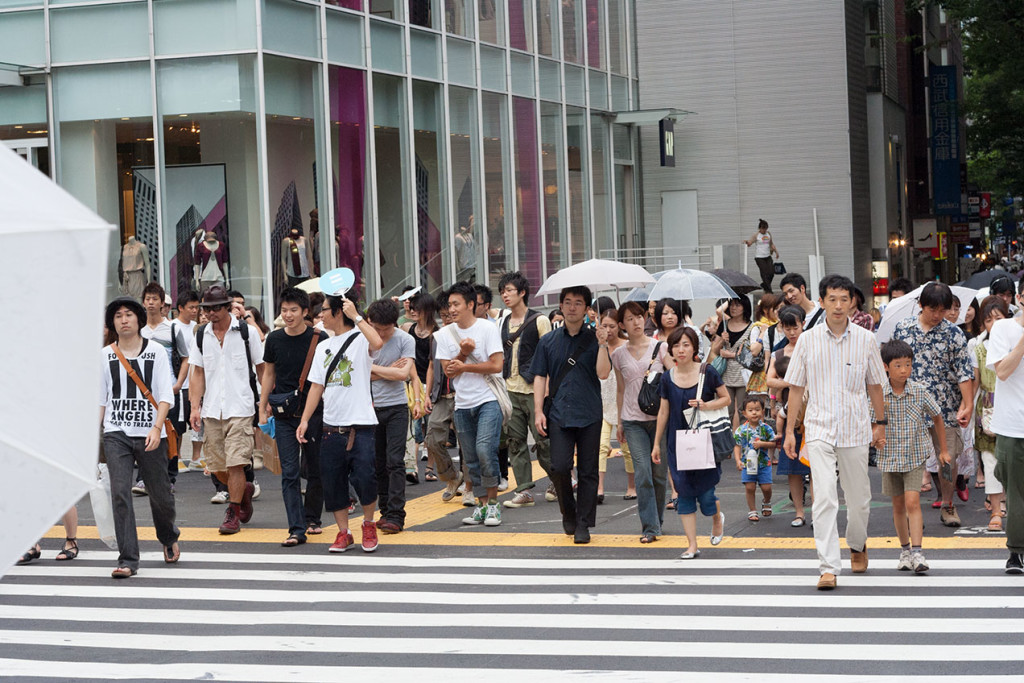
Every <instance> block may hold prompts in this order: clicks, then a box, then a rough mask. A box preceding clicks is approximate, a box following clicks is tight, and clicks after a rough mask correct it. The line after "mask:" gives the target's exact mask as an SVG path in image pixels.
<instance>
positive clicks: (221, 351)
mask: <svg viewBox="0 0 1024 683" xmlns="http://www.w3.org/2000/svg"><path fill="white" fill-rule="evenodd" d="M231 303H232V302H231V299H230V298H229V297H228V293H227V291H226V290H225V289H224V288H223V287H222V286H220V285H214V286H212V287H210V288H209V289H208V290H206V293H205V294H204V295H203V301H202V303H201V304H200V305H201V306H202V307H203V309H204V310H205V311H206V315H207V318H209V320H210V322H209V323H208V324H206V325H203V326H202V327H200V328H199V329H197V330H196V339H195V342H194V343H193V344H192V348H191V350H190V352H189V358H188V361H189V364H190V365H191V366H192V368H193V370H192V382H191V389H190V392H189V393H190V394H191V399H192V416H191V423H192V429H194V430H196V431H197V432H198V431H199V429H200V428H205V430H206V432H205V437H206V441H205V453H206V467H207V469H209V470H210V472H211V473H213V475H214V476H215V477H217V478H218V479H220V480H221V481H222V482H224V483H225V484H227V486H228V498H229V500H230V503H229V504H228V509H227V512H226V513H225V516H224V523H223V524H221V526H220V532H221V533H222V534H235V533H238V530H239V528H240V524H245V523H246V522H248V521H249V520H250V519H251V518H252V495H253V493H254V492H255V490H256V488H255V486H254V485H253V484H252V483H251V482H247V481H246V480H245V467H246V465H248V464H249V462H250V461H251V460H252V452H253V444H254V442H253V422H254V421H253V416H254V415H255V414H256V405H257V404H258V403H259V395H258V394H257V393H256V388H255V387H256V382H255V378H254V377H253V376H252V375H251V372H252V370H251V367H252V366H255V368H256V372H257V373H258V376H262V374H263V345H262V343H261V342H260V334H259V331H258V330H257V329H256V328H255V327H252V326H249V325H246V324H245V322H244V321H240V320H238V319H236V318H235V317H234V316H233V315H231V310H230V306H231Z"/></svg>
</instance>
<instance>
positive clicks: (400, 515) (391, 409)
mask: <svg viewBox="0 0 1024 683" xmlns="http://www.w3.org/2000/svg"><path fill="white" fill-rule="evenodd" d="M366 318H367V320H369V321H370V326H371V327H373V329H374V330H375V331H376V332H377V335H378V336H379V337H380V338H381V341H382V342H383V346H381V348H380V350H379V351H377V354H376V357H375V358H374V361H373V365H372V367H371V368H370V380H371V384H370V386H371V392H372V394H373V409H374V410H375V411H376V413H377V428H376V430H375V434H374V440H375V444H376V445H375V453H376V457H375V467H376V473H377V506H378V507H379V508H380V520H379V521H378V522H377V528H378V529H380V531H381V533H385V534H397V533H399V532H401V531H402V529H403V528H405V483H406V479H405V439H406V435H407V434H408V433H409V399H408V397H407V396H406V393H405V383H406V382H407V381H409V380H410V379H412V376H413V374H414V373H415V372H416V342H415V341H414V340H413V338H412V335H410V334H409V333H408V332H405V331H403V330H400V329H398V327H396V323H397V322H398V308H397V307H396V306H395V304H394V303H393V302H392V301H390V300H389V299H378V300H377V301H374V302H373V303H371V304H370V305H369V306H368V307H367V309H366ZM412 387H413V419H419V418H420V416H421V415H422V414H423V398H422V397H421V396H420V392H419V384H418V383H417V382H413V383H412Z"/></svg>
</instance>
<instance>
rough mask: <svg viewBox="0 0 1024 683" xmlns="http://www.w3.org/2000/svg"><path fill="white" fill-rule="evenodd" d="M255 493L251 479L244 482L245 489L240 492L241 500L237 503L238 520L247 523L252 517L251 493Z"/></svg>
mask: <svg viewBox="0 0 1024 683" xmlns="http://www.w3.org/2000/svg"><path fill="white" fill-rule="evenodd" d="M254 493H256V486H255V484H253V483H252V482H251V481H247V482H245V491H244V492H243V493H242V502H241V503H239V504H238V521H240V522H241V523H242V524H248V523H249V520H250V519H252V494H254Z"/></svg>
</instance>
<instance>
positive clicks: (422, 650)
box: [0, 619, 1020, 662]
mask: <svg viewBox="0 0 1024 683" xmlns="http://www.w3.org/2000/svg"><path fill="white" fill-rule="evenodd" d="M740 621H741V620H739V619H738V620H737V624H739V623H740ZM493 634H494V635H495V636H498V637H495V638H483V637H479V636H477V637H472V638H457V637H446V638H408V637H405V638H402V639H401V643H402V645H401V647H402V652H403V653H404V654H428V653H436V652H444V653H445V654H447V655H481V656H482V655H498V654H504V653H507V652H515V653H516V655H517V656H520V657H556V656H564V655H566V654H567V653H572V654H573V655H574V656H577V657H647V658H655V657H657V658H663V657H671V658H689V657H701V658H705V657H712V658H720V657H729V658H732V659H736V658H739V659H757V660H764V659H787V660H793V659H809V660H821V659H832V660H842V661H862V660H864V659H868V658H873V659H876V660H899V661H914V662H936V661H944V662H952V661H960V662H1019V661H1020V646H1019V645H1016V644H1014V645H1002V644H989V645H964V644H958V645H957V646H956V647H955V648H951V647H949V646H948V645H946V644H944V643H942V644H934V645H930V644H929V645H925V644H920V643H918V644H915V645H914V646H913V647H907V646H906V645H903V644H881V645H880V644H862V643H810V642H803V643H800V644H799V647H796V645H797V643H795V642H792V641H786V642H782V641H774V642H764V641H763V640H750V641H748V642H746V643H744V645H743V647H742V648H738V647H737V644H736V643H735V642H708V641H700V642H678V641H677V642H674V643H672V646H671V647H669V648H652V647H651V644H650V642H648V641H647V640H637V641H623V640H574V639H554V638H544V639H538V640H526V639H515V638H505V637H501V635H502V634H501V631H500V629H496V630H495V631H494V632H493ZM787 644H789V645H792V646H793V647H786V645H787ZM0 645H21V646H27V645H43V646H56V647H76V648H83V647H88V648H97V649H118V650H149V651H154V652H168V651H173V652H180V651H181V643H179V642H177V641H176V640H174V639H169V638H161V637H158V636H155V634H149V633H123V632H117V633H102V632H100V633H96V632H79V633H76V634H75V636H74V638H69V637H68V634H67V633H63V632H59V631H30V630H24V631H21V630H17V631H16V630H0ZM394 646H395V639H394V638H392V637H387V636H385V637H377V638H375V637H345V636H341V637H332V636H312V635H304V636H298V637H289V636H278V635H273V636H262V635H243V636H213V635H208V634H207V635H204V636H203V637H201V638H195V639H193V640H192V642H190V643H189V649H190V650H192V651H193V652H289V653H295V652H311V653H316V652H389V651H390V650H391V649H392V648H394Z"/></svg>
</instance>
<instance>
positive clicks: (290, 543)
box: [281, 534, 306, 548]
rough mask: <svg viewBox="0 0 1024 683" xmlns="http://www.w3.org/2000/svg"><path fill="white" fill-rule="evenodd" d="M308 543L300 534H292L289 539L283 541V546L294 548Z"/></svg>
mask: <svg viewBox="0 0 1024 683" xmlns="http://www.w3.org/2000/svg"><path fill="white" fill-rule="evenodd" d="M305 542H306V537H305V536H299V535H298V534H292V535H291V536H289V537H288V538H286V539H284V540H283V541H281V545H282V546H284V547H285V548H294V547H295V546H297V545H302V544H303V543H305Z"/></svg>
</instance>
